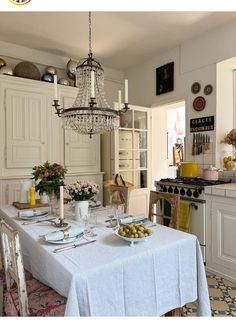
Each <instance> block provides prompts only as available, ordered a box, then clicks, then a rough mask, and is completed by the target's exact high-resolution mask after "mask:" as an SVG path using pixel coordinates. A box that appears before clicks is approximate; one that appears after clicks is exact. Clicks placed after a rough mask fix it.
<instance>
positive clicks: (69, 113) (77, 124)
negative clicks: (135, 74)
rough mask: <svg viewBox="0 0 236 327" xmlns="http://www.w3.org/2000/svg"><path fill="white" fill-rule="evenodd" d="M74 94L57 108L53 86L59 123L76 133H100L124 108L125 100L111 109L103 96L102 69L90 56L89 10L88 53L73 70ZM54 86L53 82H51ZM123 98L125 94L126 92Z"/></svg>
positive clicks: (116, 123) (108, 129)
mask: <svg viewBox="0 0 236 327" xmlns="http://www.w3.org/2000/svg"><path fill="white" fill-rule="evenodd" d="M75 78H76V86H77V87H78V94H77V97H76V99H75V102H74V104H73V105H72V107H71V108H68V109H62V108H59V101H58V99H56V98H57V90H55V94H56V95H55V100H54V104H53V106H54V107H55V109H56V113H57V115H58V116H59V117H61V118H62V120H63V127H64V128H70V129H72V130H74V131H75V132H77V133H78V134H88V135H90V137H92V135H93V134H103V133H107V132H111V131H113V130H115V129H118V128H119V127H120V114H121V113H124V112H126V111H127V109H129V108H128V101H125V102H126V103H125V104H124V108H123V109H120V110H114V109H111V108H110V106H109V104H108V103H107V100H106V98H105V92H104V70H103V68H102V66H101V64H100V62H99V61H98V60H97V59H95V58H93V53H92V47H91V12H89V53H88V57H87V58H83V59H81V60H80V62H79V63H78V66H77V68H76V72H75ZM55 87H57V85H56V86H55ZM126 98H127V96H126Z"/></svg>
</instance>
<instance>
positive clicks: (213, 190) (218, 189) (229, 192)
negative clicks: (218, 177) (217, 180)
mask: <svg viewBox="0 0 236 327" xmlns="http://www.w3.org/2000/svg"><path fill="white" fill-rule="evenodd" d="M205 194H206V195H208V194H209V195H217V196H225V197H230V198H236V183H227V184H220V185H212V186H206V187H205Z"/></svg>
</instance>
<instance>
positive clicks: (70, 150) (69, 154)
mask: <svg viewBox="0 0 236 327" xmlns="http://www.w3.org/2000/svg"><path fill="white" fill-rule="evenodd" d="M74 100H75V99H74V98H70V97H64V98H63V102H64V108H68V107H70V106H71V105H72V103H73V102H74ZM65 165H66V167H67V168H68V169H69V171H70V172H99V171H100V136H99V135H93V136H92V138H89V135H81V134H77V133H76V132H74V131H72V130H69V129H65Z"/></svg>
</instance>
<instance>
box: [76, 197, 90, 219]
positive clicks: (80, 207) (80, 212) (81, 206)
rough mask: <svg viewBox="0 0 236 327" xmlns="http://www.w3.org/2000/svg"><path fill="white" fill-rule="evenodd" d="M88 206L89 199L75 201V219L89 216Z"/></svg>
mask: <svg viewBox="0 0 236 327" xmlns="http://www.w3.org/2000/svg"><path fill="white" fill-rule="evenodd" d="M88 208H89V202H88V200H84V201H75V220H77V221H78V220H83V219H84V218H85V217H86V216H88Z"/></svg>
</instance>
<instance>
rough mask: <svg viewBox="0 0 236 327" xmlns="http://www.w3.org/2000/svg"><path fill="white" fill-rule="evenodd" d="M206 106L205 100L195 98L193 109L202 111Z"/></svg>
mask: <svg viewBox="0 0 236 327" xmlns="http://www.w3.org/2000/svg"><path fill="white" fill-rule="evenodd" d="M205 106H206V100H205V99H204V98H203V97H196V98H195V99H194V101H193V109H194V110H196V111H202V110H203V109H204V108H205Z"/></svg>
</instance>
